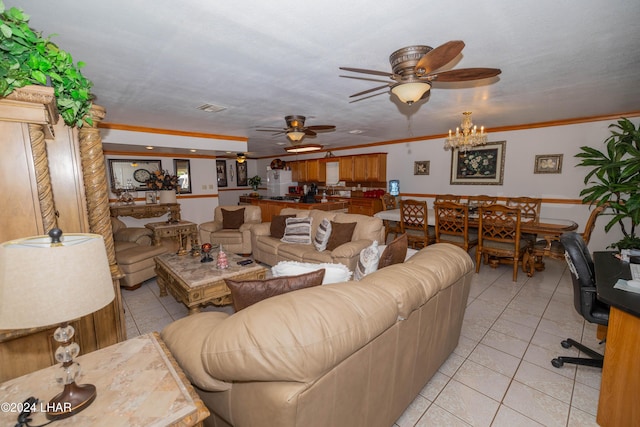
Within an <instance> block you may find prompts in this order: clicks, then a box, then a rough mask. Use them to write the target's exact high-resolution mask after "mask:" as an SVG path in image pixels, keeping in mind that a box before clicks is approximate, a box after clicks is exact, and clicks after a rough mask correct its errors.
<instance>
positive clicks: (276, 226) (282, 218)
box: [270, 215, 295, 239]
mask: <svg viewBox="0 0 640 427" xmlns="http://www.w3.org/2000/svg"><path fill="white" fill-rule="evenodd" d="M294 217H295V215H274V216H273V217H271V225H270V231H271V237H275V238H276V239H282V236H284V229H285V227H286V226H287V223H286V221H287V218H294Z"/></svg>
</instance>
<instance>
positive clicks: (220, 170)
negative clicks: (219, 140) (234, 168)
mask: <svg viewBox="0 0 640 427" xmlns="http://www.w3.org/2000/svg"><path fill="white" fill-rule="evenodd" d="M216 176H217V177H218V187H226V186H227V185H228V184H227V162H226V161H225V160H216Z"/></svg>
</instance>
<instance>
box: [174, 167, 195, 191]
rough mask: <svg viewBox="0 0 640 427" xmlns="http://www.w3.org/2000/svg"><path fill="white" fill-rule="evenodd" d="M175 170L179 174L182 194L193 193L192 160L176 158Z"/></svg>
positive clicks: (179, 185)
mask: <svg viewBox="0 0 640 427" xmlns="http://www.w3.org/2000/svg"><path fill="white" fill-rule="evenodd" d="M173 170H175V171H176V175H177V176H178V187H180V194H191V162H189V160H183V159H174V160H173Z"/></svg>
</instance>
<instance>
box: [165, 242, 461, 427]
mask: <svg viewBox="0 0 640 427" xmlns="http://www.w3.org/2000/svg"><path fill="white" fill-rule="evenodd" d="M472 270H473V262H472V260H471V258H470V257H469V255H468V254H467V253H466V252H465V251H464V250H462V249H460V248H458V247H456V246H453V245H450V244H446V243H439V244H434V245H430V246H428V247H426V248H424V249H422V250H421V251H419V252H418V253H417V254H415V255H414V256H412V257H411V258H410V259H409V260H407V261H406V262H404V263H402V264H395V265H392V266H389V267H386V268H382V269H380V270H378V271H376V272H374V273H371V274H370V275H367V276H366V277H365V278H364V279H363V280H361V281H358V282H354V281H350V282H344V283H336V284H331V285H324V286H317V287H312V288H307V289H301V290H297V291H294V292H290V293H286V294H283V295H279V296H275V297H272V298H268V299H266V300H263V301H261V302H259V303H257V304H254V305H251V306H249V307H247V308H245V309H244V310H241V311H239V312H237V313H235V314H232V315H228V314H226V313H220V312H204V313H199V314H196V315H193V316H188V317H186V318H183V319H180V320H178V321H176V322H174V323H172V324H170V325H169V326H167V327H166V328H165V329H164V330H163V331H162V338H163V339H164V341H165V342H166V343H167V345H168V347H169V349H170V350H171V352H172V354H173V355H174V356H175V358H176V360H177V361H178V363H179V364H180V366H181V367H182V368H183V370H184V371H185V373H186V375H187V377H188V378H189V379H190V380H191V382H192V383H193V384H194V385H195V386H196V389H197V392H198V394H199V395H200V397H201V398H202V400H203V401H204V403H205V405H206V406H207V407H208V408H209V410H210V411H211V413H212V415H211V416H210V417H209V418H208V419H207V420H205V425H208V426H216V427H220V426H238V427H243V426H254V427H255V426H258V427H259V426H265V427H273V426H278V427H289V426H299V427H328V426H330V427H340V426H344V427H358V426H361V427H376V426H379V427H389V426H391V425H393V423H394V422H395V421H396V420H397V419H398V417H400V415H401V414H402V413H403V411H404V410H405V409H406V408H407V406H408V405H409V404H410V403H411V402H412V401H413V400H414V398H415V397H416V395H417V394H418V393H419V392H420V390H421V389H422V388H423V387H424V385H425V384H426V383H427V382H428V381H429V379H430V378H431V377H432V376H433V374H434V373H435V372H436V371H437V369H438V368H439V367H440V365H441V364H442V363H443V362H444V361H445V360H446V359H447V358H448V357H449V355H450V354H451V353H452V351H453V350H454V348H455V347H456V346H457V344H458V339H459V335H460V329H461V326H462V319H463V316H464V311H465V307H466V302H467V297H468V294H469V286H470V282H471V277H472V274H473V273H472Z"/></svg>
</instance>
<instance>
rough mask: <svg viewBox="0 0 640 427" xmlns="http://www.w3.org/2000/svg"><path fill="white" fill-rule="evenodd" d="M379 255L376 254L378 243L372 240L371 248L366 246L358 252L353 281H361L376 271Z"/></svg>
mask: <svg viewBox="0 0 640 427" xmlns="http://www.w3.org/2000/svg"><path fill="white" fill-rule="evenodd" d="M379 260H380V253H379V252H378V241H377V240H374V241H373V243H372V244H371V246H367V247H366V248H364V249H363V250H362V251H361V252H360V256H359V257H358V265H356V271H355V274H354V276H353V278H354V280H361V279H362V278H363V277H364V276H366V275H367V274H370V273H373V272H374V271H376V270H377V269H378V261H379Z"/></svg>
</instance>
